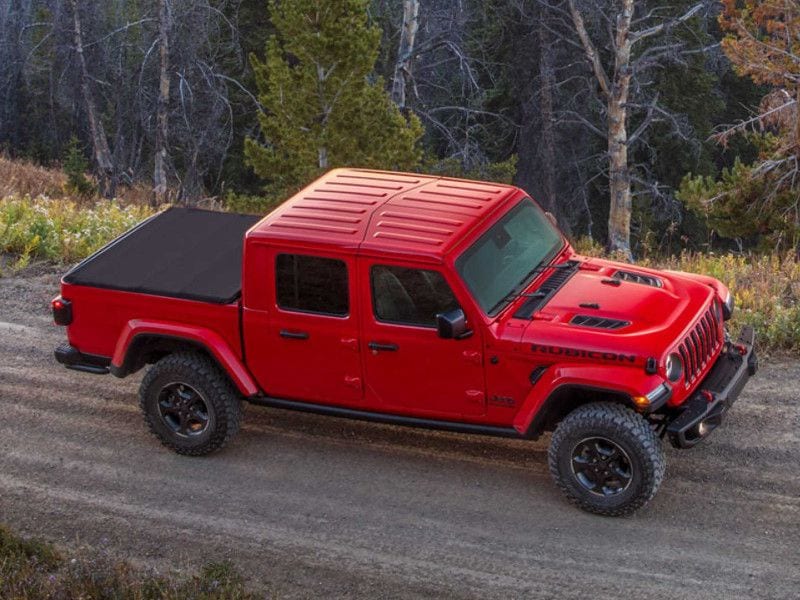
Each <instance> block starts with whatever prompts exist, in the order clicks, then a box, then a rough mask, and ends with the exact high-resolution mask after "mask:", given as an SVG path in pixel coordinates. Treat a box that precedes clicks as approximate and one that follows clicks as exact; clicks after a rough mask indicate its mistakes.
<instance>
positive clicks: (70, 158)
mask: <svg viewBox="0 0 800 600" xmlns="http://www.w3.org/2000/svg"><path fill="white" fill-rule="evenodd" d="M88 168H89V161H88V160H86V156H85V155H84V154H83V150H82V149H81V146H80V142H78V138H76V137H75V136H72V138H71V139H70V140H69V145H68V146H67V152H66V155H65V156H64V173H66V174H67V185H66V192H67V193H68V194H72V195H76V196H84V197H86V196H93V195H94V194H95V193H96V191H97V189H96V188H95V185H94V184H93V183H92V182H91V181H89V180H88V179H87V178H86V170H87V169H88Z"/></svg>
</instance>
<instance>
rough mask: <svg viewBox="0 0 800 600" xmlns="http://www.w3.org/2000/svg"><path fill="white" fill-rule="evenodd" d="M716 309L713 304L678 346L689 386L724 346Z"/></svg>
mask: <svg viewBox="0 0 800 600" xmlns="http://www.w3.org/2000/svg"><path fill="white" fill-rule="evenodd" d="M714 308H715V304H714V303H712V304H711V306H710V307H709V308H708V310H707V311H706V312H705V313H704V314H703V316H702V317H700V319H699V320H698V321H697V324H696V325H695V326H694V328H693V329H692V330H691V331H690V332H689V335H687V336H686V337H685V338H684V339H683V341H682V342H681V344H680V346H678V352H680V355H681V358H682V359H683V365H684V369H685V370H686V384H687V385H689V384H691V383H693V382H694V381H695V380H696V379H697V377H698V376H699V375H700V373H702V372H703V369H704V368H705V367H706V365H708V363H709V361H710V360H711V359H712V358H713V357H714V356H715V354H716V352H717V350H718V349H719V347H720V346H721V345H722V337H723V336H722V332H721V325H720V322H719V318H718V317H717V313H716V311H715V310H714Z"/></svg>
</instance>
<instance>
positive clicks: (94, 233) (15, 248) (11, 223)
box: [0, 196, 153, 268]
mask: <svg viewBox="0 0 800 600" xmlns="http://www.w3.org/2000/svg"><path fill="white" fill-rule="evenodd" d="M151 214H153V210H152V209H151V208H148V207H146V206H122V205H120V204H119V203H117V202H114V201H101V202H98V203H97V204H95V205H94V206H91V207H81V206H79V205H77V204H76V203H74V202H72V201H69V200H50V199H48V198H44V197H40V198H35V199H31V198H30V197H27V196H26V197H22V198H19V197H9V198H4V199H0V252H5V253H8V254H12V255H15V256H17V257H18V258H17V262H16V266H17V267H18V268H19V267H24V266H26V265H27V264H28V262H29V261H30V260H31V259H45V260H49V261H53V262H58V263H69V262H75V261H77V260H80V259H83V258H85V257H87V256H89V255H90V254H91V253H92V252H94V251H95V250H98V249H99V248H101V247H102V246H103V245H105V244H106V243H108V242H109V241H111V240H112V239H114V238H115V237H117V236H118V235H120V234H121V233H123V232H124V231H126V230H128V229H130V228H131V227H133V226H134V225H136V224H137V223H138V222H140V221H142V220H143V219H145V218H147V217H148V216H150V215H151Z"/></svg>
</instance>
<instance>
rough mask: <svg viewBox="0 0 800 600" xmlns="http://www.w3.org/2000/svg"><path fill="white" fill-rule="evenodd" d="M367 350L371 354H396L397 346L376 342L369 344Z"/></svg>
mask: <svg viewBox="0 0 800 600" xmlns="http://www.w3.org/2000/svg"><path fill="white" fill-rule="evenodd" d="M368 345H369V349H370V350H372V351H373V352H397V350H398V348H399V347H398V345H397V344H380V343H378V342H370V343H369V344H368Z"/></svg>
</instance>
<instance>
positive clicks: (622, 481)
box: [548, 402, 666, 517]
mask: <svg viewBox="0 0 800 600" xmlns="http://www.w3.org/2000/svg"><path fill="white" fill-rule="evenodd" d="M548 462H549V465H550V473H551V474H552V475H553V478H554V479H555V481H556V484H557V485H558V487H560V488H561V490H562V491H563V492H564V493H565V494H566V496H567V498H569V500H570V501H571V502H573V503H574V504H576V505H577V506H578V507H580V508H582V509H583V510H586V511H588V512H592V513H596V514H600V515H607V516H615V517H616V516H624V515H629V514H631V513H633V512H634V511H636V510H637V509H639V508H641V507H642V506H644V505H645V504H646V503H647V502H648V501H649V500H650V499H651V498H652V497H653V496H654V495H655V493H656V491H658V488H659V486H660V485H661V481H662V480H663V479H664V471H665V466H666V461H665V457H664V448H663V446H662V444H661V440H660V439H659V438H658V436H657V435H656V433H655V431H653V428H652V427H651V426H650V424H649V423H648V422H647V421H646V420H645V419H644V417H642V416H641V415H639V414H638V413H636V412H634V411H632V410H631V409H629V408H627V407H625V406H622V405H620V404H612V403H604V402H603V403H600V402H599V403H595V404H586V405H584V406H581V407H579V408H577V409H575V410H574V411H572V412H571V413H570V414H569V415H567V417H566V418H565V419H564V420H563V421H562V422H561V423H560V424H559V426H558V428H557V429H556V431H555V433H554V434H553V439H552V440H551V442H550V451H549V453H548Z"/></svg>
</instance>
